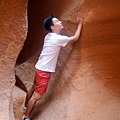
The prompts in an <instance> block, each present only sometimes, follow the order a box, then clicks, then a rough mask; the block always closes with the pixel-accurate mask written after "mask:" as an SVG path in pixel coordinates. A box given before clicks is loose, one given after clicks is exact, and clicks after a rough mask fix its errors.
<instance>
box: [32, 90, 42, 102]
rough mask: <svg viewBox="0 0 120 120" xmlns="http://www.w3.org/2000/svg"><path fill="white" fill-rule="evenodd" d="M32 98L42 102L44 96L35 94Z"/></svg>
mask: <svg viewBox="0 0 120 120" xmlns="http://www.w3.org/2000/svg"><path fill="white" fill-rule="evenodd" d="M32 97H33V99H35V100H36V101H38V100H40V99H41V98H42V94H40V93H37V92H34V93H33V96H32Z"/></svg>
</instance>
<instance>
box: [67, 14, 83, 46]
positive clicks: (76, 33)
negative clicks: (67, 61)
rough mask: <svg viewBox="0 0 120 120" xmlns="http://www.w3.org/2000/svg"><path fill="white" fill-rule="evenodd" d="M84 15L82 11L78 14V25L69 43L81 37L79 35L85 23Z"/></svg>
mask: <svg viewBox="0 0 120 120" xmlns="http://www.w3.org/2000/svg"><path fill="white" fill-rule="evenodd" d="M83 19H84V18H83V16H82V14H81V13H78V16H77V21H78V27H77V30H76V32H75V34H74V35H73V36H71V37H69V38H70V40H69V41H68V43H67V45H70V44H72V43H74V42H76V41H77V40H78V39H79V36H80V33H81V29H82V24H83Z"/></svg>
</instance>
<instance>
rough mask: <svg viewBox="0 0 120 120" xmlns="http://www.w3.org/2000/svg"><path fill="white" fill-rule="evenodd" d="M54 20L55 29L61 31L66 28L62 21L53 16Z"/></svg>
mask: <svg viewBox="0 0 120 120" xmlns="http://www.w3.org/2000/svg"><path fill="white" fill-rule="evenodd" d="M52 21H53V29H54V30H57V31H60V30H62V29H63V28H64V26H63V24H62V22H61V21H60V20H59V19H57V18H53V19H52Z"/></svg>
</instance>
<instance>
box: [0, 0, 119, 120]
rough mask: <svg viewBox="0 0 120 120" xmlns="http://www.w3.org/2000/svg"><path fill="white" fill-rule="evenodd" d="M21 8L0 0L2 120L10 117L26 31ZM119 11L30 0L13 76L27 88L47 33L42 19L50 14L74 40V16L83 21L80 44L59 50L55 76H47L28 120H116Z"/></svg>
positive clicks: (113, 4)
mask: <svg viewBox="0 0 120 120" xmlns="http://www.w3.org/2000/svg"><path fill="white" fill-rule="evenodd" d="M26 5H27V1H15V0H11V1H9V2H6V1H5V0H2V1H1V4H0V8H1V10H2V11H0V14H1V15H2V16H5V17H2V18H1V21H0V24H1V26H2V27H3V29H1V30H0V36H1V40H0V43H1V44H0V54H2V55H1V57H0V59H1V60H0V66H1V68H2V69H1V72H0V79H1V82H0V84H1V86H2V87H1V91H2V92H1V99H0V100H1V102H0V104H1V103H2V104H1V106H2V107H1V108H0V113H2V114H1V116H2V120H8V119H9V118H8V117H7V116H9V117H10V118H12V117H13V115H12V116H10V114H9V103H8V102H9V101H10V99H11V98H10V97H11V91H12V89H13V85H14V65H15V62H16V59H17V56H18V54H19V52H20V50H21V48H22V46H23V43H24V40H25V37H26V32H27V30H26V29H27V27H26V24H27V21H26V10H27V9H26ZM16 6H17V7H16ZM119 6H120V2H119V0H114V1H113V0H109V1H104V0H97V1H96V0H92V1H89V0H81V1H80V0H71V1H69V0H61V1H60V0H59V1H53V0H47V2H46V1H40V0H35V1H33V0H29V4H28V18H29V20H28V24H29V26H28V35H27V38H26V41H25V44H24V46H23V49H22V51H21V53H20V54H19V57H18V59H17V64H16V65H19V66H18V67H17V68H16V72H17V75H18V76H19V77H20V79H21V80H22V81H23V82H24V83H25V85H26V86H27V88H29V87H30V85H31V83H32V82H33V76H34V64H35V62H36V60H37V57H38V52H39V51H40V50H41V47H42V43H43V37H44V35H45V34H46V32H45V29H44V27H43V20H44V18H45V17H46V16H47V15H49V14H53V15H55V16H56V17H58V18H60V19H61V20H62V22H63V24H64V26H65V30H64V31H63V34H65V33H67V35H73V34H74V32H75V30H76V27H77V22H76V16H77V12H78V11H82V12H83V14H84V16H85V22H84V24H83V30H82V34H81V38H80V40H79V41H78V42H76V43H75V44H74V45H73V46H69V47H67V48H64V49H62V51H61V53H60V56H59V60H58V65H57V70H56V73H54V74H52V76H51V79H50V84H49V87H48V90H47V93H46V94H45V96H44V97H43V99H42V100H41V102H40V103H39V104H38V106H37V107H36V109H34V111H33V112H32V115H31V117H32V118H36V119H38V120H39V119H41V120H108V119H109V120H118V119H119V118H120V112H119V111H120V102H119V101H120V75H119V71H120V63H119V62H120V47H119V46H120V41H119V40H120V34H119V33H120V21H119V19H120V14H119V13H120V8H119ZM16 11H18V12H16ZM4 13H6V14H4ZM8 13H9V14H8ZM8 16H9V17H8ZM7 17H8V18H7ZM3 18H4V19H3ZM3 23H4V24H3ZM6 31H7V32H6ZM7 33H9V34H7ZM18 33H19V34H18ZM6 35H7V36H6ZM3 53H4V54H3ZM23 62H25V63H23ZM5 71H7V73H5ZM19 97H20V96H19ZM2 101H4V103H3V102H2ZM10 111H11V110H10ZM11 113H12V111H11ZM10 120H11V119H10Z"/></svg>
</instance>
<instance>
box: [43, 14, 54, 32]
mask: <svg viewBox="0 0 120 120" xmlns="http://www.w3.org/2000/svg"><path fill="white" fill-rule="evenodd" d="M53 18H54V16H53V15H50V16H48V17H47V18H46V19H45V20H44V26H45V29H46V30H48V31H49V32H52V29H51V26H52V25H53V21H52V19H53Z"/></svg>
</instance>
